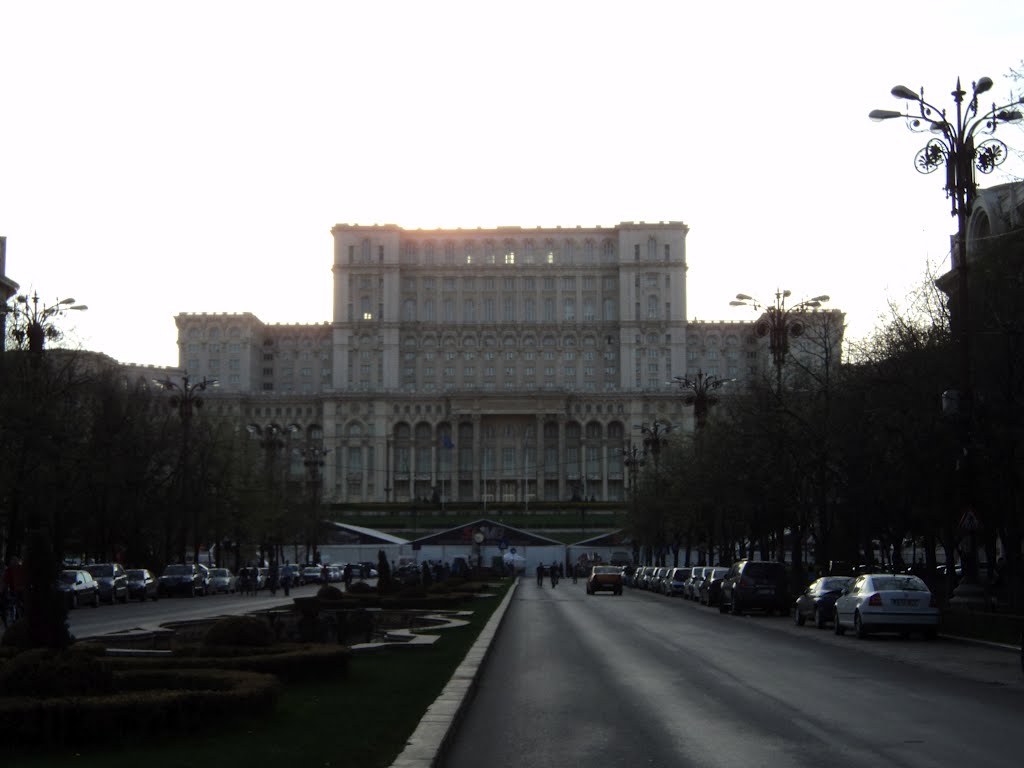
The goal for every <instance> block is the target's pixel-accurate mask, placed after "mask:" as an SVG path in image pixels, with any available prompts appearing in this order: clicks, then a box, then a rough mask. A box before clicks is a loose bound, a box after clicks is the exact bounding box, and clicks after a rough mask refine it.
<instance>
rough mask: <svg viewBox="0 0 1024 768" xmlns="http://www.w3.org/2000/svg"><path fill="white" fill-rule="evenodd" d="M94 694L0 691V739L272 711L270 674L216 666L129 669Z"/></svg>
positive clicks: (42, 739) (150, 727)
mask: <svg viewBox="0 0 1024 768" xmlns="http://www.w3.org/2000/svg"><path fill="white" fill-rule="evenodd" d="M113 682H114V692H112V693H110V692H108V693H105V694H103V695H99V696H53V697H41V696H0V743H3V744H5V745H11V746H15V745H20V746H31V745H39V744H44V743H50V744H52V743H59V744H79V743H86V742H97V741H110V740H111V739H112V738H113V739H115V740H116V739H120V738H123V737H124V736H125V735H126V734H130V736H131V738H144V737H146V736H148V735H151V734H154V733H159V732H164V731H167V730H173V729H178V728H185V729H195V728H199V727H201V726H203V725H204V724H208V723H220V722H222V721H223V719H224V717H225V714H226V713H227V714H228V715H230V714H231V713H237V714H239V715H245V716H246V717H251V716H252V713H270V712H273V711H274V708H275V705H276V702H277V699H278V696H279V695H280V692H281V684H280V682H279V681H278V680H277V678H275V677H274V676H273V675H268V674H259V673H256V672H245V671H239V670H222V669H189V670H157V669H153V670H135V671H119V672H115V673H114V675H113Z"/></svg>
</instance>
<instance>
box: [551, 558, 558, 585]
mask: <svg viewBox="0 0 1024 768" xmlns="http://www.w3.org/2000/svg"><path fill="white" fill-rule="evenodd" d="M551 586H552V587H557V586H558V563H552V564H551Z"/></svg>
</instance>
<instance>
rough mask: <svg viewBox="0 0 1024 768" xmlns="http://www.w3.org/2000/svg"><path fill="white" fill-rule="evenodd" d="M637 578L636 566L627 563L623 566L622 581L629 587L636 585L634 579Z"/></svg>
mask: <svg viewBox="0 0 1024 768" xmlns="http://www.w3.org/2000/svg"><path fill="white" fill-rule="evenodd" d="M635 578H636V566H635V565H626V566H623V568H622V583H623V584H624V585H625V586H627V587H632V586H633V585H634V583H635V582H634V579H635Z"/></svg>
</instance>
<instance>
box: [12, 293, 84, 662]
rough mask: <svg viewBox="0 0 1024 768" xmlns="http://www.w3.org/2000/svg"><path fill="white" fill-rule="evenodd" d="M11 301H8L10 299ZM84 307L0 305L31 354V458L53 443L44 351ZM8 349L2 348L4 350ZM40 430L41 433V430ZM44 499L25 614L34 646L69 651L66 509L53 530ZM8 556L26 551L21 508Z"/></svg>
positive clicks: (18, 300)
mask: <svg viewBox="0 0 1024 768" xmlns="http://www.w3.org/2000/svg"><path fill="white" fill-rule="evenodd" d="M5 298H6V297H5ZM86 309H88V307H86V305H84V304H76V303H75V300H74V299H58V300H56V301H55V302H54V303H53V304H46V303H45V302H40V300H39V294H38V293H37V292H33V293H32V296H31V297H29V296H28V295H27V294H18V295H17V296H15V297H14V299H13V301H11V303H9V304H8V303H7V302H3V303H0V313H2V314H3V316H4V317H3V320H4V322H3V323H2V324H0V328H4V329H6V326H7V322H8V318H10V323H11V326H10V331H9V333H10V336H11V338H12V339H13V340H14V342H15V343H16V345H17V347H18V348H20V349H26V348H27V349H28V353H29V358H28V359H29V375H28V377H27V382H28V384H29V387H28V390H29V391H28V405H29V409H30V414H31V415H30V416H29V417H28V419H29V429H27V430H26V434H25V436H24V439H25V443H24V447H25V450H26V452H27V453H28V452H34V451H35V450H37V449H35V445H36V444H37V443H38V442H39V441H45V440H52V439H53V438H52V436H49V435H47V434H46V432H44V431H42V430H43V428H42V420H41V417H42V416H43V408H44V396H43V395H42V394H41V393H43V392H44V391H45V388H44V387H43V381H42V377H43V375H44V373H43V351H44V348H45V345H46V342H47V341H48V340H49V341H56V340H58V339H60V338H61V335H62V334H61V331H60V329H59V328H58V327H57V320H58V319H60V318H61V317H62V316H63V315H65V314H66V313H67V312H69V311H84V310H86ZM3 348H4V345H3V344H0V349H3ZM35 427H40V428H35ZM40 504H41V502H40V499H38V498H36V499H35V500H34V502H33V503H31V506H30V507H29V510H28V515H27V518H28V519H27V522H28V526H27V528H28V533H29V541H28V546H27V547H26V549H27V553H26V554H27V558H26V567H27V571H28V573H27V580H28V583H27V589H26V590H25V597H24V599H25V613H26V616H27V619H28V623H29V633H30V636H31V639H32V644H33V645H38V646H46V647H63V646H65V645H67V644H68V642H70V640H71V638H70V635H69V634H68V629H67V607H66V605H65V603H64V601H63V599H62V597H61V596H60V595H59V593H58V592H57V590H56V588H55V587H54V584H55V580H56V577H57V573H58V571H59V569H60V564H61V559H62V558H63V552H62V549H63V546H62V542H61V535H62V534H61V531H62V525H61V505H60V504H59V503H58V504H54V505H53V507H52V514H51V516H50V519H49V524H48V525H47V524H45V523H44V520H43V511H42V510H41V509H40ZM8 525H9V531H8V538H7V546H8V554H10V555H12V556H16V555H17V554H18V553H19V552H20V550H21V548H22V545H23V543H24V542H23V538H24V531H23V530H21V529H22V523H21V520H20V519H19V515H18V505H13V506H12V511H11V515H10V518H9V521H8Z"/></svg>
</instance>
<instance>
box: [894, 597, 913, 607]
mask: <svg viewBox="0 0 1024 768" xmlns="http://www.w3.org/2000/svg"><path fill="white" fill-rule="evenodd" d="M892 604H893V605H898V606H901V607H905V606H910V605H917V600H906V599H903V598H899V597H897V598H894V599H893V601H892Z"/></svg>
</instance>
